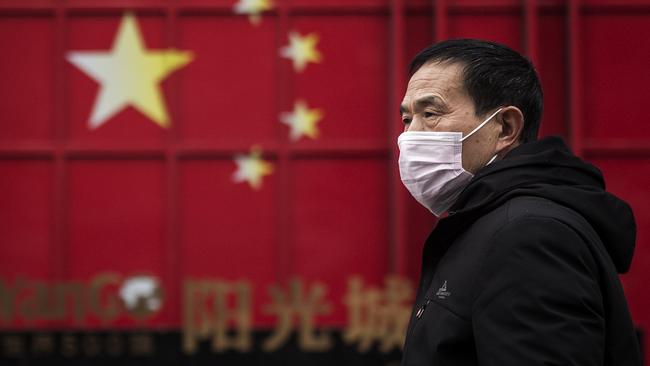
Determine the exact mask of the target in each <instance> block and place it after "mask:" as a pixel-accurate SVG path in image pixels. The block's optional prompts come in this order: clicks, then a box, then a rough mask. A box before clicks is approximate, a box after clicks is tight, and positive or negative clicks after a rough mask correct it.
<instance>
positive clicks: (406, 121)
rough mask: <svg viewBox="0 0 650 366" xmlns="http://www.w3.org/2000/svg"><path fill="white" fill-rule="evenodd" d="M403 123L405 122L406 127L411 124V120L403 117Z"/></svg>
mask: <svg viewBox="0 0 650 366" xmlns="http://www.w3.org/2000/svg"><path fill="white" fill-rule="evenodd" d="M402 122H404V124H405V125H407V124H409V123H411V119H410V118H407V117H402Z"/></svg>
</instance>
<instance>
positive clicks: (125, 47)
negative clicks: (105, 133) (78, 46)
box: [66, 12, 192, 128]
mask: <svg viewBox="0 0 650 366" xmlns="http://www.w3.org/2000/svg"><path fill="white" fill-rule="evenodd" d="M66 56H67V57H66V58H67V59H68V61H70V62H71V63H72V64H74V65H75V66H77V67H78V68H79V69H81V70H83V71H84V72H85V73H86V74H87V75H88V76H90V77H91V78H93V79H94V80H95V81H97V82H98V83H99V84H101V89H100V91H99V93H98V95H97V97H96V99H95V105H94V106H93V111H92V115H91V117H90V121H89V125H90V128H97V127H99V126H101V125H102V124H104V123H105V122H106V121H107V120H109V119H110V118H111V117H113V116H114V115H115V114H117V113H118V112H120V111H121V110H122V109H124V108H126V107H127V106H132V107H134V108H136V109H137V110H139V111H140V112H142V113H143V114H144V115H145V116H147V117H148V118H149V119H151V120H152V121H153V122H155V123H156V124H158V125H159V126H161V127H169V114H168V113H167V108H166V107H165V100H164V98H163V93H162V91H161V90H160V85H159V84H160V82H161V81H162V80H163V79H164V78H166V77H167V76H168V75H169V74H170V73H172V72H174V71H175V70H177V69H179V68H181V67H183V66H185V65H186V64H187V63H189V62H190V61H191V60H192V53H191V52H187V51H179V50H176V49H171V48H170V49H166V50H155V51H154V50H147V49H146V48H145V45H144V41H143V39H142V35H141V34H140V29H139V28H138V23H137V21H136V19H135V16H134V15H133V14H132V13H129V12H127V13H125V14H124V17H122V22H121V23H120V28H119V29H118V31H117V35H116V37H115V40H114V41H113V49H112V50H110V51H72V52H68V54H67V55H66Z"/></svg>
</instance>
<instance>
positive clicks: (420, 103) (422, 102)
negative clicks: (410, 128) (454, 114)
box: [399, 94, 447, 115]
mask: <svg viewBox="0 0 650 366" xmlns="http://www.w3.org/2000/svg"><path fill="white" fill-rule="evenodd" d="M415 105H416V106H417V107H419V108H421V107H426V106H429V105H433V106H435V107H437V108H440V109H442V110H446V109H447V104H446V103H445V102H444V101H443V100H442V98H440V97H439V96H437V95H433V94H431V95H425V96H422V97H420V98H418V99H416V100H415ZM399 112H400V115H403V114H405V113H408V105H407V104H405V103H403V104H401V105H400V106H399Z"/></svg>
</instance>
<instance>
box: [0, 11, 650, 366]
mask: <svg viewBox="0 0 650 366" xmlns="http://www.w3.org/2000/svg"><path fill="white" fill-rule="evenodd" d="M447 3H449V4H447ZM628 3H630V4H628ZM612 4H614V3H613V2H608V1H595V0H594V1H584V2H578V1H568V2H564V1H557V2H553V1H551V2H544V4H541V2H540V4H538V2H536V1H531V2H520V1H485V2H484V3H483V2H477V1H457V2H443V1H433V2H431V1H424V0H412V1H401V0H394V1H383V0H350V1H347V0H346V1H341V0H336V1H329V0H328V1H325V0H295V1H291V2H288V1H280V0H276V1H271V0H214V1H212V0H182V1H166V0H140V1H115V2H112V1H99V0H84V1H80V0H64V1H63V0H62V1H59V0H30V1H24V0H15V1H14V0H5V1H3V2H2V3H0V55H1V57H0V364H3V365H4V364H7V365H11V364H15V365H19V364H20V365H25V364H29V365H32V364H33V365H49V364H53V365H54V364H56V365H58V364H65V365H76V364H79V365H81V364H89V363H90V364H105V365H118V364H120V365H121V364H151V365H153V364H155V365H179V364H186V363H191V364H198V365H202V364H206V365H207V364H215V363H217V364H225V365H254V364H260V365H261V364H264V365H267V364H278V365H280V364H282V365H285V364H288V365H294V364H295V365H298V364H300V365H302V364H323V365H331V364H336V363H339V364H351V365H352V364H354V365H357V364H367V365H395V364H398V363H399V360H400V352H401V347H402V343H403V340H404V331H405V327H406V322H407V321H408V318H409V315H410V310H411V301H412V300H413V297H414V293H415V287H414V285H415V283H416V281H417V278H418V275H419V267H420V262H419V261H420V257H419V256H420V250H421V245H422V243H423V242H424V240H425V238H426V236H427V234H428V232H429V231H430V230H431V229H432V227H433V226H434V224H435V220H434V218H433V217H432V216H430V214H428V213H427V212H426V211H425V209H423V208H421V207H419V206H418V205H417V204H416V203H415V202H414V201H413V200H412V199H410V197H409V196H408V193H407V192H406V190H405V189H404V188H403V187H402V186H401V182H400V181H399V177H398V174H397V169H396V168H397V167H396V164H397V163H396V162H397V160H396V157H397V153H398V152H397V146H396V138H397V136H398V134H399V133H400V128H401V126H400V122H399V118H398V111H397V106H398V103H399V101H400V100H401V97H402V93H403V90H404V87H405V83H406V81H407V77H406V73H405V71H406V70H405V68H406V64H407V62H408V60H409V59H410V57H412V56H413V55H414V54H415V53H416V52H417V51H418V50H419V49H421V48H422V47H424V46H426V45H428V44H429V43H431V42H433V41H434V40H436V39H444V38H451V37H479V38H485V39H490V40H495V41H498V42H502V43H505V44H507V45H509V46H511V47H513V48H515V49H517V50H519V51H521V52H524V53H526V54H528V55H529V56H530V57H531V58H532V59H533V61H534V62H535V63H536V65H538V69H539V72H540V75H541V78H542V82H543V85H544V88H545V97H546V108H545V116H544V122H543V128H542V130H543V131H542V133H543V134H560V135H562V136H563V137H564V138H566V139H567V141H569V142H570V143H571V144H572V146H573V148H574V149H575V150H576V152H577V153H578V154H580V155H582V156H584V157H585V158H586V159H588V160H590V161H592V162H594V163H595V164H596V165H598V166H599V167H601V168H602V169H603V171H604V173H605V175H606V178H607V180H608V183H609V184H610V187H609V189H610V190H611V191H612V192H614V193H615V194H618V195H620V196H622V197H623V198H624V199H626V200H628V201H629V202H630V203H631V204H632V206H633V208H634V210H635V213H636V217H637V220H638V226H639V234H638V240H639V242H638V249H637V255H636V258H635V262H634V263H633V266H632V268H633V270H632V272H631V273H630V274H628V275H625V276H623V277H622V278H623V282H624V285H625V290H626V293H627V295H628V299H629V301H630V307H631V310H632V312H633V316H634V319H635V322H636V323H637V325H638V326H639V330H640V334H642V332H643V329H645V328H647V327H648V325H649V323H650V313H648V312H647V308H648V305H650V303H649V301H650V300H649V299H648V298H647V295H646V293H647V291H645V289H644V281H645V276H646V274H645V271H644V265H643V264H644V263H645V262H646V261H648V259H649V258H650V257H649V255H648V252H647V250H646V249H645V247H644V245H645V244H646V243H648V242H649V241H650V237H649V236H648V230H647V227H648V226H649V224H650V212H649V211H648V209H647V208H648V207H650V195H649V194H648V192H647V187H648V186H650V180H649V179H650V173H648V172H649V169H650V160H649V159H648V157H650V154H648V153H649V152H650V150H648V146H650V143H648V141H650V133H648V131H650V130H648V129H647V128H645V127H640V126H639V125H638V124H637V123H636V122H635V123H633V122H631V121H643V120H644V117H645V112H644V111H641V109H639V108H640V107H638V106H642V105H644V104H643V102H644V101H643V98H642V94H643V93H636V94H635V93H632V95H631V94H630V93H629V90H630V87H631V86H634V85H645V84H647V82H650V79H649V78H648V74H647V73H642V72H641V71H640V70H644V69H645V67H646V64H645V63H647V60H648V59H650V55H649V54H648V50H649V49H650V44H649V43H648V38H647V37H644V36H642V35H643V34H644V32H645V33H647V32H646V31H647V21H648V18H647V14H648V13H647V12H646V13H643V12H638V11H636V10H638V8H643V9H650V4H645V3H644V2H638V1H636V2H624V1H623V2H617V3H616V4H614V5H612ZM611 8H616V10H617V12H615V13H613V15H612V14H609V13H608V11H609V10H610V9H611ZM602 44H608V45H610V47H612V48H613V50H611V51H609V50H608V51H605V50H603V48H602V47H601V46H600V45H602ZM612 52H613V53H615V54H618V55H623V56H625V57H621V58H616V59H613V58H612V57H610V55H611V54H612ZM587 60H590V61H589V63H588V64H587ZM644 62H645V63H644ZM611 70H618V71H617V76H616V78H614V77H612V74H611ZM637 94H638V95H637ZM624 95H625V96H626V97H625V98H623V96H624ZM608 104H609V105H618V106H620V109H619V110H618V111H617V112H612V111H611V110H609V109H608V108H606V107H605V106H606V105H608ZM613 113H616V114H619V113H623V114H624V115H621V117H624V118H620V119H618V118H617V122H616V126H614V125H612V123H611V121H612V118H614V117H615V116H614V115H613ZM632 177H634V179H632ZM450 282H451V281H450ZM450 285H452V284H451V283H450ZM646 348H647V347H646Z"/></svg>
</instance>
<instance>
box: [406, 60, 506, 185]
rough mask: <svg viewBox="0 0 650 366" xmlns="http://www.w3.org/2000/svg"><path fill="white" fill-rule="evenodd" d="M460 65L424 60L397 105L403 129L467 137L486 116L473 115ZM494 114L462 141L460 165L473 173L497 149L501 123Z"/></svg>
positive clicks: (471, 102) (472, 106)
mask: <svg viewBox="0 0 650 366" xmlns="http://www.w3.org/2000/svg"><path fill="white" fill-rule="evenodd" d="M461 73H462V66H461V65H459V64H457V63H446V62H445V63H437V62H436V63H427V64H425V65H423V66H422V67H421V68H420V69H419V70H418V71H417V72H416V73H415V74H413V76H412V77H411V80H409V83H408V87H407V90H406V95H404V99H403V101H402V105H401V107H400V109H401V112H402V121H404V131H436V132H462V133H463V136H466V135H467V134H468V133H469V132H471V131H472V130H473V129H474V128H476V126H478V125H479V124H480V123H481V122H483V121H484V120H485V118H487V117H489V115H490V114H491V113H492V112H493V111H489V113H487V114H486V115H485V116H480V117H476V116H475V115H474V103H473V101H472V99H471V98H470V96H469V95H468V94H467V93H466V92H465V89H464V88H463V82H462V74H461ZM496 118H498V116H496V117H494V118H493V119H492V120H491V121H490V122H488V123H487V124H486V125H485V126H483V128H481V129H480V130H478V131H476V133H474V134H473V135H472V136H470V137H469V138H467V139H466V140H465V141H463V149H462V150H463V167H464V168H465V170H467V171H469V172H472V173H476V171H478V170H479V169H481V168H482V167H483V166H485V164H487V162H488V161H489V160H490V159H491V158H492V156H493V155H494V153H495V151H496V142H497V136H498V135H499V132H500V129H501V127H500V125H499V124H498V123H497V122H495V121H494V120H495V119H496Z"/></svg>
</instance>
